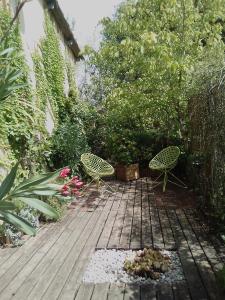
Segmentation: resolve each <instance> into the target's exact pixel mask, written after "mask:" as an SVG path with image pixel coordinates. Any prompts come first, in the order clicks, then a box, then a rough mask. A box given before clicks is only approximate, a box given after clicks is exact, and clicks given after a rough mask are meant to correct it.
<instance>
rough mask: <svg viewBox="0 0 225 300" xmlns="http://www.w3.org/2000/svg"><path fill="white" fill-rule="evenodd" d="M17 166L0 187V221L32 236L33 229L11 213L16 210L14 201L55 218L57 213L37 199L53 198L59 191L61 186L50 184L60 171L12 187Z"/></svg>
mask: <svg viewBox="0 0 225 300" xmlns="http://www.w3.org/2000/svg"><path fill="white" fill-rule="evenodd" d="M18 165H19V163H17V164H16V165H15V166H14V167H13V168H12V169H11V171H10V173H9V174H8V175H7V176H6V178H5V179H4V181H3V182H2V184H1V186H0V220H2V221H4V222H6V223H9V224H12V225H14V226H15V227H16V228H18V229H19V230H21V231H23V232H25V233H26V234H29V235H34V234H35V228H34V227H33V226H32V225H31V224H30V223H29V222H27V221H26V220H24V219H22V218H21V217H19V216H17V215H16V214H15V213H14V212H13V211H14V210H15V209H16V205H15V200H19V201H22V202H23V203H25V204H26V205H28V206H31V207H33V208H35V209H37V210H39V211H40V212H42V213H44V214H46V215H48V216H50V217H51V218H57V217H58V214H57V212H56V211H55V210H54V209H53V208H52V207H51V206H50V205H48V204H47V203H45V202H43V201H41V200H40V199H39V198H40V196H54V195H56V194H57V193H58V192H59V191H60V190H61V188H62V186H61V185H58V184H54V183H52V181H53V180H54V179H56V178H57V177H58V176H59V173H60V171H56V172H52V173H47V174H42V175H37V176H34V177H32V178H30V179H26V180H24V181H23V182H21V183H20V184H19V185H17V186H14V181H15V178H16V173H17V170H18Z"/></svg>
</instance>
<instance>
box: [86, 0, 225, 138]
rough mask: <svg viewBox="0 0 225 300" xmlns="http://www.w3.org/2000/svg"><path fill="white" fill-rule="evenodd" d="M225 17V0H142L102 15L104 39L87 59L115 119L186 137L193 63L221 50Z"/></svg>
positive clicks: (101, 98) (94, 81)
mask: <svg viewBox="0 0 225 300" xmlns="http://www.w3.org/2000/svg"><path fill="white" fill-rule="evenodd" d="M224 15H225V0H215V1H209V0H204V1H193V0H185V1H184V0H168V1H165V0H139V1H126V2H125V3H123V4H122V5H121V6H120V7H119V9H118V10H117V12H116V14H115V16H114V18H113V19H109V18H105V19H103V21H102V25H103V41H102V43H101V45H100V49H99V50H98V51H94V50H92V51H90V50H89V51H88V54H89V56H88V59H89V62H90V67H91V71H92V73H93V76H92V85H91V89H92V91H93V90H95V91H96V93H95V97H96V101H97V102H101V104H102V105H103V106H105V108H106V109H107V113H108V117H109V118H110V119H113V122H112V123H113V124H114V125H115V122H117V123H119V124H120V125H122V126H123V125H124V126H125V127H130V128H131V129H138V130H143V129H144V130H145V129H147V130H149V129H156V130H159V129H160V130H161V132H165V134H166V135H168V136H170V135H172V136H180V137H184V136H185V134H186V129H187V128H186V123H187V109H186V107H187V102H188V95H187V90H189V89H190V84H191V82H192V77H193V76H194V74H193V70H194V66H195V65H196V63H198V62H199V61H201V60H203V59H204V57H206V56H207V53H208V52H213V53H214V55H215V56H217V55H220V56H221V53H223V51H224V43H223V41H222V35H221V34H222V31H223V30H224V29H223V26H224ZM95 87H97V89H96V88H95ZM100 90H101V93H100V92H99V91H100Z"/></svg>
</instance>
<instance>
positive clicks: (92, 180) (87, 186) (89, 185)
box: [81, 178, 95, 194]
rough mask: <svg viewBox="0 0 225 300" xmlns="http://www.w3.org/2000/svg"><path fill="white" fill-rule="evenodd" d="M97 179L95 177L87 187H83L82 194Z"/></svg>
mask: <svg viewBox="0 0 225 300" xmlns="http://www.w3.org/2000/svg"><path fill="white" fill-rule="evenodd" d="M94 180H95V179H94V178H93V179H92V180H91V181H90V182H89V183H88V184H86V185H85V187H84V188H83V189H82V191H81V194H83V192H84V191H86V190H87V188H88V187H89V186H90V185H91V184H92V182H93V181H94Z"/></svg>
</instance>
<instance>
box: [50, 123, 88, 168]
mask: <svg viewBox="0 0 225 300" xmlns="http://www.w3.org/2000/svg"><path fill="white" fill-rule="evenodd" d="M89 150H90V148H89V146H88V143H87V137H86V134H85V130H84V126H83V123H82V121H81V120H80V119H78V120H77V121H76V122H73V121H72V120H69V119H67V120H65V122H64V123H62V124H60V125H59V126H58V128H57V129H56V130H55V132H54V135H53V137H52V160H53V164H54V166H55V167H56V168H61V167H63V166H69V167H70V168H71V169H72V171H73V172H74V173H79V169H80V156H81V154H83V153H85V152H88V151H89Z"/></svg>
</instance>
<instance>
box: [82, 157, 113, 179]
mask: <svg viewBox="0 0 225 300" xmlns="http://www.w3.org/2000/svg"><path fill="white" fill-rule="evenodd" d="M81 162H82V163H83V165H84V167H85V168H86V170H87V172H89V173H90V172H91V173H105V174H106V175H109V173H113V172H114V169H113V167H112V166H111V165H110V164H109V163H108V162H107V161H105V160H104V159H102V158H101V157H98V156H97V155H94V154H92V153H84V154H82V155H81Z"/></svg>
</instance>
